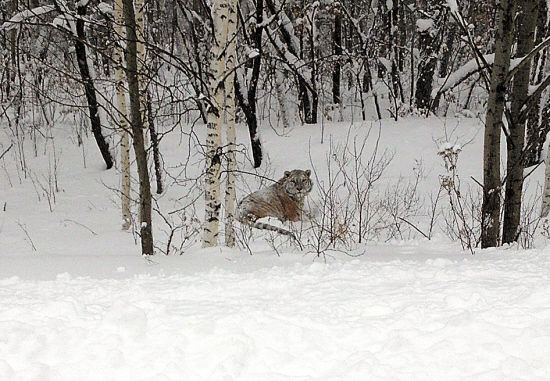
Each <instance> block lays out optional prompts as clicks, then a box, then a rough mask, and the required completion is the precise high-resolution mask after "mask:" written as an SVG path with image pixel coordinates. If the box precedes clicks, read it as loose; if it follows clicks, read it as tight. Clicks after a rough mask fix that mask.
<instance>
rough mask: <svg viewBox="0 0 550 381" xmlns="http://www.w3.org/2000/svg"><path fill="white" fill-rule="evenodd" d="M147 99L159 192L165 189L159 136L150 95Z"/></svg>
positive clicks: (148, 119)
mask: <svg viewBox="0 0 550 381" xmlns="http://www.w3.org/2000/svg"><path fill="white" fill-rule="evenodd" d="M146 99H147V121H148V126H149V134H150V135H151V148H152V149H153V164H154V166H155V181H156V183H157V194H161V193H162V192H163V191H164V186H163V185H162V165H161V162H160V150H159V138H158V134H157V130H156V127H155V119H154V118H153V107H152V105H151V98H150V97H149V95H147V97H146Z"/></svg>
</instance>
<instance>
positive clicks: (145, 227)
mask: <svg viewBox="0 0 550 381" xmlns="http://www.w3.org/2000/svg"><path fill="white" fill-rule="evenodd" d="M123 11H124V21H125V24H126V63H127V68H126V76H127V78H128V93H129V95H130V125H131V127H132V138H133V146H134V152H135V154H136V163H137V168H138V177H139V219H140V237H141V254H142V255H153V254H154V250H153V226H152V220H151V198H152V197H151V183H150V181H149V172H148V168H147V153H146V151H145V142H144V138H143V121H142V119H141V112H140V94H139V80H138V66H137V37H136V16H135V13H134V2H133V0H124V7H123Z"/></svg>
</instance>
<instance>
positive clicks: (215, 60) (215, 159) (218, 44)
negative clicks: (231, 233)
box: [202, 0, 228, 247]
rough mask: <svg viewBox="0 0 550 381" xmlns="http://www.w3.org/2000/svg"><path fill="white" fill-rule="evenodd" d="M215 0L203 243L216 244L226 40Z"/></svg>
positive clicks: (220, 2)
mask: <svg viewBox="0 0 550 381" xmlns="http://www.w3.org/2000/svg"><path fill="white" fill-rule="evenodd" d="M225 1H227V0H215V1H214V3H213V5H212V19H213V24H212V25H213V27H214V41H213V43H212V49H211V61H210V81H209V87H210V105H209V108H208V115H207V119H208V123H207V124H206V173H205V177H204V201H205V213H204V226H203V239H202V246H203V247H211V246H216V245H217V244H218V233H219V221H220V208H221V201H220V169H221V160H222V141H221V129H222V118H221V113H222V108H223V100H224V99H223V98H224V81H223V76H224V68H225V56H224V42H225V41H226V40H227V38H226V36H227V17H228V9H227V6H225V5H226V4H224V2H225Z"/></svg>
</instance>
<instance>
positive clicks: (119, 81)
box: [113, 0, 132, 230]
mask: <svg viewBox="0 0 550 381" xmlns="http://www.w3.org/2000/svg"><path fill="white" fill-rule="evenodd" d="M122 6H123V5H122V0H115V3H114V12H115V34H116V36H117V40H118V43H117V44H115V48H114V51H113V61H114V62H115V65H116V67H115V88H116V96H117V103H116V105H117V110H118V124H119V128H120V148H121V152H120V164H121V176H122V189H121V195H122V200H121V201H122V229H124V230H128V229H129V228H130V226H131V224H132V217H131V214H130V197H131V196H130V192H131V182H130V134H129V131H128V127H129V126H128V108H127V106H126V91H125V89H124V67H123V65H124V59H123V56H124V54H123V47H122V41H124V40H125V38H126V37H125V36H126V34H125V33H124V28H123V25H124V15H123V13H122Z"/></svg>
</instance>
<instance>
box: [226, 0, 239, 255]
mask: <svg viewBox="0 0 550 381" xmlns="http://www.w3.org/2000/svg"><path fill="white" fill-rule="evenodd" d="M227 3H228V12H227V14H228V19H227V34H226V36H227V39H228V41H227V50H226V55H227V58H226V63H225V69H226V70H227V77H226V79H225V86H224V88H225V115H226V120H227V127H226V137H227V149H228V152H227V183H226V188H225V245H226V246H229V247H233V246H235V230H234V228H233V222H234V220H235V199H236V195H235V171H236V170H237V159H236V154H235V150H236V135H235V84H234V81H235V63H236V60H237V57H236V56H237V52H236V42H237V41H236V40H237V36H236V32H237V4H236V1H235V0H228V1H227Z"/></svg>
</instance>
